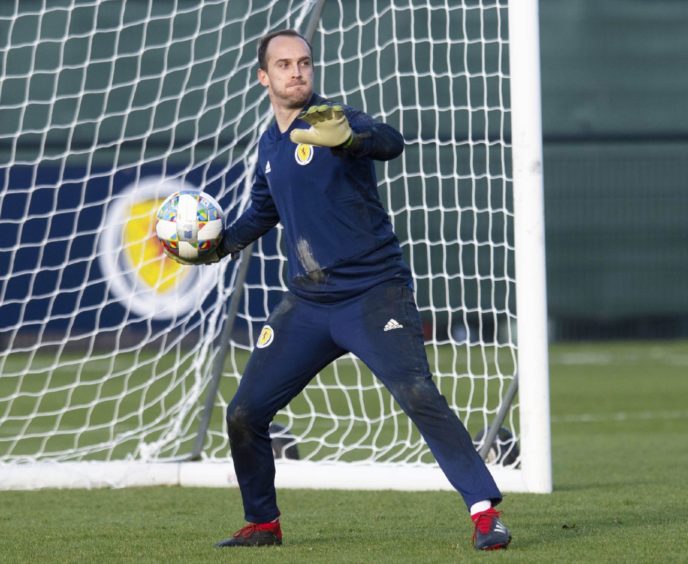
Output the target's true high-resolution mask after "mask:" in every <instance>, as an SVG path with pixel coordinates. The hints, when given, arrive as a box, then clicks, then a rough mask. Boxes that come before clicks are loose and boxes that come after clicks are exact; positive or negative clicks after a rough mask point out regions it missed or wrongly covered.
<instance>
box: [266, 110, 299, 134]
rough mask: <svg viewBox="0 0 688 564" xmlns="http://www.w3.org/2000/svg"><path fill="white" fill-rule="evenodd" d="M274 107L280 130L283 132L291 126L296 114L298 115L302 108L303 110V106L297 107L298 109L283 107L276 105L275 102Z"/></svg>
mask: <svg viewBox="0 0 688 564" xmlns="http://www.w3.org/2000/svg"><path fill="white" fill-rule="evenodd" d="M272 109H273V111H274V112H275V121H276V122H277V127H279V130H280V131H281V132H282V133H284V132H285V131H286V130H287V129H289V126H290V125H291V124H292V122H293V121H294V120H295V119H296V116H298V115H299V114H300V113H301V110H302V108H297V109H291V108H290V109H286V108H281V107H278V106H275V105H274V104H273V106H272Z"/></svg>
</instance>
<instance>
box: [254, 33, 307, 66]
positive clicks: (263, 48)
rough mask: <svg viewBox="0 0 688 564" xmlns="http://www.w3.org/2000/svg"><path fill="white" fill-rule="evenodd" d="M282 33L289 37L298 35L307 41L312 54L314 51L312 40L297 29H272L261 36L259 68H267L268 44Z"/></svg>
mask: <svg viewBox="0 0 688 564" xmlns="http://www.w3.org/2000/svg"><path fill="white" fill-rule="evenodd" d="M280 35H286V36H287V37H298V38H300V39H303V40H304V41H305V42H306V45H308V50H309V51H310V52H311V54H312V53H313V47H312V46H311V43H310V41H308V39H306V38H305V37H304V36H303V35H301V34H300V33H299V32H298V31H296V30H295V29H279V30H277V31H271V32H270V33H268V34H267V35H264V36H263V37H261V38H260V41H259V42H258V68H259V69H263V70H267V67H268V61H267V53H268V44H269V43H270V41H272V40H273V39H274V38H275V37H279V36H280Z"/></svg>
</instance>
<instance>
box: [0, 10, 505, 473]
mask: <svg viewBox="0 0 688 564" xmlns="http://www.w3.org/2000/svg"><path fill="white" fill-rule="evenodd" d="M310 5H311V3H310V2H303V1H296V0H289V1H276V0H272V1H270V0H255V1H250V0H243V1H236V0H230V1H227V0H205V1H203V2H200V1H192V0H176V1H172V0H171V1H169V2H157V1H153V0H148V1H145V0H140V1H135V2H111V1H107V0H91V1H87V0H51V1H50V2H42V1H38V0H36V1H22V2H14V3H6V2H5V3H2V4H0V38H1V39H2V41H3V46H4V47H3V51H2V59H1V62H0V65H1V72H2V75H1V84H2V90H1V91H0V146H1V147H2V151H0V184H1V186H2V188H1V192H0V221H1V223H0V234H1V235H2V237H0V331H2V334H1V337H0V339H1V340H0V373H1V375H2V376H1V379H0V460H2V461H18V460H90V459H95V460H119V459H128V458H135V459H145V460H154V459H169V458H173V457H184V456H186V455H188V454H189V453H190V452H191V451H192V449H193V444H194V442H195V440H196V435H197V430H198V427H199V421H200V419H201V413H202V410H203V399H204V395H205V391H206V389H207V385H208V382H209V380H210V378H211V374H210V372H211V370H210V368H211V366H212V358H213V354H214V351H215V350H216V347H217V337H218V335H219V333H220V331H221V329H222V323H223V319H224V315H225V311H226V305H225V304H226V303H227V300H228V299H229V298H230V296H231V290H230V288H231V287H232V284H233V281H234V277H235V276H236V269H235V267H234V266H233V265H230V264H223V265H222V266H221V267H220V266H213V267H207V268H198V269H189V268H184V267H179V266H177V265H175V264H173V263H171V262H170V261H168V260H167V259H165V258H163V257H162V256H161V252H160V248H159V246H158V245H157V242H156V240H155V238H154V231H153V217H152V212H154V210H155V209H156V208H157V205H158V204H159V202H161V201H162V200H163V199H164V198H165V197H166V195H167V194H169V193H170V191H172V190H175V189H178V188H179V187H180V186H182V185H192V186H195V187H203V189H204V190H205V191H206V192H208V193H210V194H212V195H213V196H215V197H216V198H217V199H218V200H219V201H220V202H221V204H222V205H223V206H224V208H225V210H229V212H230V218H233V217H236V214H237V212H238V210H239V209H240V208H241V206H242V198H243V197H244V196H245V194H246V191H245V188H246V185H247V176H249V173H250V171H251V165H250V163H251V162H252V161H251V159H252V155H253V154H254V152H255V146H256V142H257V139H258V136H259V134H260V132H261V128H262V127H263V126H264V125H265V123H266V120H267V119H269V115H270V114H269V105H268V102H267V99H266V97H265V94H264V92H263V90H262V88H261V87H260V86H258V85H257V82H256V78H255V69H256V61H255V49H256V42H257V40H258V38H259V37H260V36H261V35H263V34H264V33H266V32H267V31H271V30H273V29H277V28H283V27H299V28H301V29H304V25H305V18H306V17H307V16H306V13H307V10H308V9H309V8H310ZM506 20H507V7H506V0H494V1H490V0H465V1H463V2H446V1H439V0H427V1H410V0H407V1H399V0H397V1H394V2H387V1H385V2H383V1H379V2H378V1H366V0H360V1H358V2H349V1H346V0H339V1H335V0H329V1H328V2H326V4H325V8H324V10H323V13H322V17H321V20H320V24H319V27H318V29H317V31H316V34H315V36H314V39H313V44H314V48H315V61H316V73H317V75H316V84H317V85H318V86H317V90H318V91H319V92H321V93H322V94H324V95H325V96H328V97H333V98H336V99H339V100H342V101H344V102H346V103H348V104H351V105H354V106H357V107H360V108H362V109H364V110H365V111H367V112H368V113H370V114H372V115H373V116H375V117H378V118H381V119H384V120H385V121H387V122H388V123H390V124H392V125H394V126H396V127H398V128H399V129H400V130H401V131H402V132H403V134H404V136H405V138H406V141H407V147H406V150H405V152H404V154H403V156H402V157H401V158H399V159H397V160H395V161H392V162H390V163H388V164H385V165H384V166H380V168H379V169H378V170H379V177H380V192H381V196H382V198H383V201H384V203H385V205H386V207H387V208H388V210H389V211H390V214H391V216H392V219H393V222H394V225H395V228H396V231H397V233H398V235H399V237H400V239H401V240H402V245H403V248H404V252H405V254H406V256H407V258H408V260H409V261H410V263H411V264H412V267H413V270H414V274H415V277H416V281H417V289H418V295H417V301H418V303H419V306H420V308H421V311H422V314H423V317H424V321H425V324H426V329H427V335H426V336H427V343H428V354H429V357H430V362H431V366H432V367H433V369H434V372H435V374H436V381H437V382H438V385H439V386H440V389H441V391H442V392H443V393H444V395H445V396H446V397H447V398H448V400H449V403H450V405H451V406H452V407H453V408H454V409H455V410H456V412H457V413H458V414H459V415H460V417H461V418H462V419H463V420H464V421H465V422H466V424H467V426H468V427H469V430H470V431H471V432H472V433H473V434H475V433H477V432H479V431H481V430H483V429H484V428H485V427H487V425H488V422H489V421H491V420H492V418H493V417H494V415H495V413H496V412H497V409H498V408H499V405H500V402H501V398H502V397H503V396H504V394H505V392H506V389H507V387H508V385H509V383H510V382H511V381H512V380H513V378H514V375H515V372H516V361H515V351H516V347H515V336H514V335H513V334H512V331H511V328H512V322H513V320H514V317H515V315H514V310H515V308H514V304H513V301H514V273H513V243H512V238H513V235H512V231H513V226H512V219H513V214H512V211H511V210H512V205H511V199H512V198H511V183H510V176H511V173H510V169H509V167H510V164H509V163H510V160H511V156H510V148H509V140H508V137H509V132H508V123H509V110H508V100H509V90H508V41H507V21H506ZM280 246H281V238H280V231H279V229H278V230H275V231H274V232H273V233H271V234H269V235H268V236H266V237H265V238H264V240H262V241H260V242H259V243H258V244H256V245H255V248H254V256H253V258H252V261H251V267H250V270H249V274H248V279H247V282H246V285H245V287H244V297H243V298H242V300H241V302H240V304H239V314H238V316H237V320H236V323H235V327H234V331H233V333H232V341H231V347H230V351H229V355H228V357H227V362H226V364H225V370H224V373H223V377H222V380H221V382H220V394H219V396H218V398H217V400H216V405H215V409H214V412H213V417H212V420H211V424H210V429H209V432H208V434H207V436H205V439H204V456H206V457H209V458H211V459H222V458H226V457H227V455H228V452H227V444H226V438H225V434H224V422H223V420H224V407H225V405H226V403H227V401H228V400H229V399H230V398H231V395H232V393H233V391H234V390H235V389H236V385H237V383H238V380H239V377H240V374H241V370H242V367H243V366H244V365H245V363H246V359H247V356H248V351H249V350H250V346H251V343H253V341H254V340H255V338H256V337H257V332H258V331H259V330H260V326H261V322H263V321H264V320H265V318H266V317H267V314H268V311H269V309H270V307H272V306H274V304H275V303H276V302H277V301H278V299H279V295H280V293H281V292H282V291H283V290H284V288H285V286H284V283H283V281H282V275H283V271H284V260H285V259H284V257H283V255H282V253H281V252H280ZM516 409H517V408H516V407H514V408H512V409H511V410H510V411H509V414H508V417H507V419H506V421H505V423H504V426H505V427H508V428H510V429H511V430H512V431H513V432H514V433H515V434H517V421H516V418H515V412H516ZM277 421H278V422H279V423H281V424H282V425H283V426H285V427H286V428H287V430H288V433H289V434H290V435H291V436H292V437H294V438H295V441H296V444H297V446H298V449H299V451H300V454H301V456H302V457H305V458H308V459H312V460H338V461H371V462H373V461H384V462H412V463H417V462H423V463H432V458H431V456H430V455H429V452H428V451H427V449H426V447H425V446H424V444H423V442H422V440H421V439H420V437H419V436H418V433H417V432H416V431H415V430H414V429H413V428H412V427H411V425H410V424H409V423H408V421H407V420H406V418H405V416H404V415H403V414H402V413H401V412H400V410H399V408H398V406H397V405H396V404H394V402H393V401H392V400H391V399H390V396H389V394H388V393H387V392H386V391H385V390H384V389H383V388H382V387H381V385H380V384H379V383H378V382H377V381H376V380H375V379H374V378H373V376H372V375H371V374H370V373H369V371H368V370H367V369H365V367H363V366H362V365H361V364H360V363H359V362H358V361H357V360H355V359H354V358H352V357H346V358H343V359H341V360H340V361H338V362H337V363H335V365H334V366H333V367H331V368H328V369H327V370H325V371H324V372H323V373H322V374H320V375H319V376H318V377H317V378H316V379H315V380H314V381H313V383H312V385H311V386H309V387H308V388H307V390H306V391H305V392H304V393H303V394H302V395H301V396H299V397H298V398H297V399H296V400H294V402H293V403H292V404H291V405H290V407H289V408H288V409H287V410H285V411H284V412H282V413H280V414H279V415H278V418H277Z"/></svg>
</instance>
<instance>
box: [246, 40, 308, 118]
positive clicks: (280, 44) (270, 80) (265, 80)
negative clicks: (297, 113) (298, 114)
mask: <svg viewBox="0 0 688 564" xmlns="http://www.w3.org/2000/svg"><path fill="white" fill-rule="evenodd" d="M266 55H267V56H266V60H267V64H266V66H267V69H258V81H259V82H260V83H261V84H262V85H263V86H265V87H266V88H267V89H268V94H269V96H270V100H271V102H272V103H273V105H276V106H278V107H280V108H282V109H287V110H296V109H300V108H303V106H305V105H306V102H308V100H309V99H310V97H311V94H312V93H313V61H312V59H311V52H310V49H309V48H308V45H307V44H306V42H305V41H304V40H303V39H301V38H300V37H291V36H289V35H278V36H277V37H274V38H273V39H272V40H271V41H270V43H269V44H268V48H267V52H266Z"/></svg>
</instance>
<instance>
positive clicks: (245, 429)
mask: <svg viewBox="0 0 688 564" xmlns="http://www.w3.org/2000/svg"><path fill="white" fill-rule="evenodd" d="M263 419H264V418H263V417H261V415H260V414H259V413H258V412H257V411H256V410H253V409H252V408H251V407H250V406H247V405H245V404H239V403H237V404H235V403H234V402H232V403H230V404H229V405H228V406H227V415H226V421H227V435H229V440H230V442H231V443H234V444H243V443H245V442H247V441H248V440H250V438H251V437H252V436H253V435H255V434H259V433H260V432H261V431H262V430H264V431H265V432H267V428H268V426H269V424H270V421H269V420H265V421H263ZM263 428H264V429H263Z"/></svg>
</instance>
